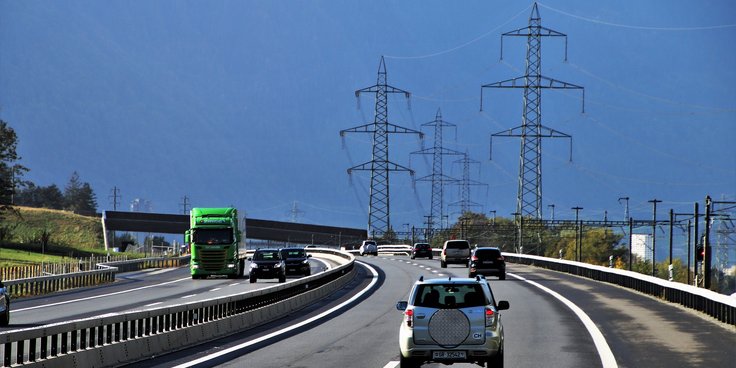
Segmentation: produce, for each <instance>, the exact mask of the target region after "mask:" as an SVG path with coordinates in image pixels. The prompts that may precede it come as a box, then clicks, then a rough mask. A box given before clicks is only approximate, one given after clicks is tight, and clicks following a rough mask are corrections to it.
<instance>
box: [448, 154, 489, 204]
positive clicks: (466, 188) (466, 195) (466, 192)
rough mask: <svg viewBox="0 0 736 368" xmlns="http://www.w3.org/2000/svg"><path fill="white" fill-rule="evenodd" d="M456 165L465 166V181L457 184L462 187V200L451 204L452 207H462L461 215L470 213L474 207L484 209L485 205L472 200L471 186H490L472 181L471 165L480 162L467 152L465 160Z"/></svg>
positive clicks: (464, 156)
mask: <svg viewBox="0 0 736 368" xmlns="http://www.w3.org/2000/svg"><path fill="white" fill-rule="evenodd" d="M455 163H458V164H462V165H463V179H462V180H460V181H459V182H457V183H455V184H457V185H459V186H460V200H459V201H457V202H453V203H450V206H457V207H460V212H461V213H465V212H469V211H470V209H471V208H473V207H483V205H481V204H480V203H477V202H473V200H472V199H470V186H472V185H475V186H480V185H485V186H486V187H487V186H488V184H485V183H481V182H479V181H477V180H472V179H470V165H480V161H476V160H473V159H471V158H470V156H469V155H468V153H467V152H466V153H465V154H463V158H462V159H460V160H457V161H455ZM481 212H482V211H481Z"/></svg>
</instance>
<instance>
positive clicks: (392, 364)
mask: <svg viewBox="0 0 736 368" xmlns="http://www.w3.org/2000/svg"><path fill="white" fill-rule="evenodd" d="M399 363H401V362H398V361H392V362H388V364H386V365H384V366H383V368H396V367H398V366H399Z"/></svg>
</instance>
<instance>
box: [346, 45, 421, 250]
mask: <svg viewBox="0 0 736 368" xmlns="http://www.w3.org/2000/svg"><path fill="white" fill-rule="evenodd" d="M387 79H388V78H387V73H386V62H385V61H384V59H383V56H381V62H380V64H379V65H378V78H377V80H376V84H375V85H373V86H370V87H366V88H363V89H359V90H357V91H355V97H356V98H358V99H360V94H361V93H374V94H375V95H376V107H375V115H374V116H375V118H374V121H373V123H370V124H365V125H360V126H357V127H354V128H350V129H345V130H341V131H340V136H341V137H344V136H345V133H372V134H373V157H372V159H371V160H370V161H368V162H366V163H363V164H360V165H356V166H353V167H351V168H349V169H348V175H350V174H352V172H353V171H370V172H371V191H370V200H369V202H370V204H369V208H368V234H369V235H371V236H374V237H375V236H382V235H383V234H384V233H386V232H387V231H388V230H389V229H390V228H391V222H390V219H389V180H388V179H389V173H390V172H392V171H408V172H409V173H410V174H411V175H412V176H413V175H414V171H413V170H411V169H409V168H407V167H404V166H401V165H399V164H396V163H393V162H391V161H389V156H388V135H389V134H391V133H413V134H419V137H420V138H423V136H424V135H423V134H422V132H419V131H416V130H412V129H408V128H404V127H400V126H398V125H395V124H391V123H389V122H388V94H389V93H402V94H404V96H405V97H406V98H407V99H408V98H409V96H410V93H409V92H407V91H404V90H402V89H399V88H396V87H392V86H389V85H388V83H387ZM358 101H360V100H358Z"/></svg>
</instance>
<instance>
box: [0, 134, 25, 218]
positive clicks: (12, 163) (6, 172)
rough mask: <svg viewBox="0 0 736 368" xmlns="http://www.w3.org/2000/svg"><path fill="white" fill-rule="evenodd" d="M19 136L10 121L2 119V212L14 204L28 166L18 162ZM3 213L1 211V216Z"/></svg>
mask: <svg viewBox="0 0 736 368" xmlns="http://www.w3.org/2000/svg"><path fill="white" fill-rule="evenodd" d="M17 146H18V137H17V135H16V134H15V130H13V128H11V127H10V126H9V125H8V123H6V122H5V121H3V120H0V212H4V211H7V210H8V209H9V205H11V204H13V203H12V202H13V196H14V194H15V189H16V187H17V185H18V183H20V182H21V178H22V176H23V172H25V171H28V169H27V168H25V167H23V166H22V165H20V164H18V163H17V161H18V160H20V156H18V153H17V152H16V148H17ZM1 216H2V214H1V213H0V217H1Z"/></svg>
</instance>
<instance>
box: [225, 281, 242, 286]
mask: <svg viewBox="0 0 736 368" xmlns="http://www.w3.org/2000/svg"><path fill="white" fill-rule="evenodd" d="M238 285H240V283H239V282H236V283H234V284H230V285H228V286H238Z"/></svg>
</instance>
